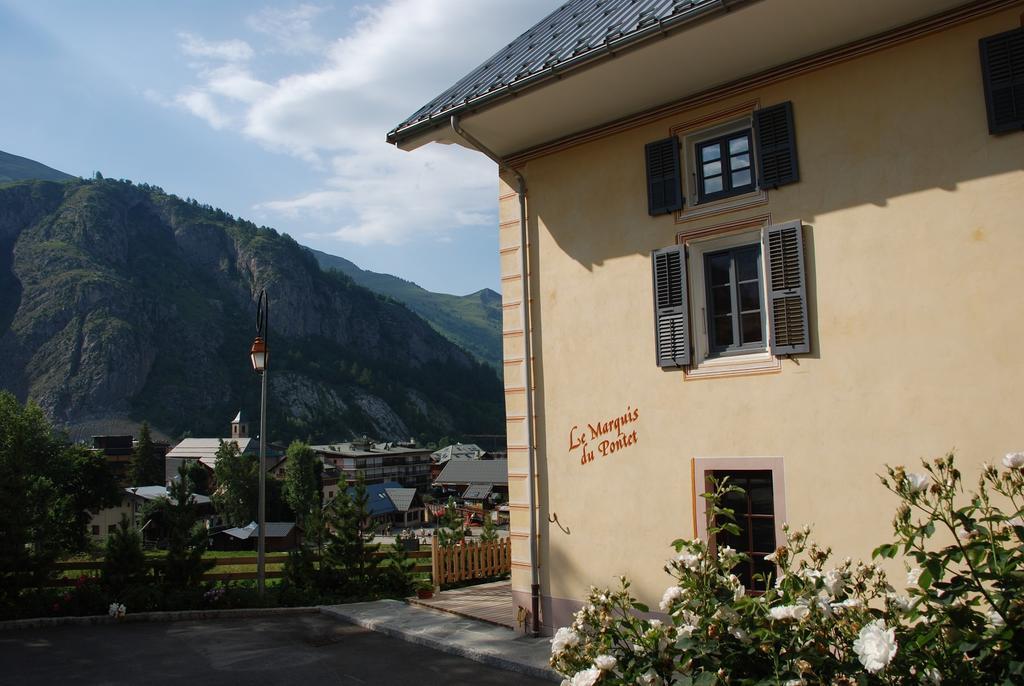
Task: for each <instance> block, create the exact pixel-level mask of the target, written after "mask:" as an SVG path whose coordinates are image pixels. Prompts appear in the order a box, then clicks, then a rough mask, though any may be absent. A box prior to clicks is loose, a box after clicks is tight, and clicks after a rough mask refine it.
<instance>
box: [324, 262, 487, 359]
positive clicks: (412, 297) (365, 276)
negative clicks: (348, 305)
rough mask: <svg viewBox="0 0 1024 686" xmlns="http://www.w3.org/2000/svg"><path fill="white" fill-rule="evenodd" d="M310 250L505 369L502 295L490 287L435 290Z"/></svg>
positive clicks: (478, 354) (327, 266) (473, 351)
mask: <svg viewBox="0 0 1024 686" xmlns="http://www.w3.org/2000/svg"><path fill="white" fill-rule="evenodd" d="M309 251H310V252H311V253H313V256H314V257H316V260H317V262H318V263H319V264H320V267H321V268H323V269H336V270H338V271H340V272H342V273H343V274H347V275H348V276H350V277H351V278H352V280H353V281H355V282H356V283H357V284H359V285H360V286H363V287H364V288H369V289H370V290H371V291H373V292H374V293H380V294H381V295H386V296H388V297H389V298H394V299H395V300H397V301H398V302H400V303H404V304H405V305H407V306H408V307H409V309H411V310H412V311H413V312H415V313H416V314H418V315H420V316H421V317H423V318H424V319H426V320H427V321H428V322H430V325H431V326H433V327H434V328H435V329H436V330H437V331H438V332H439V333H441V335H443V336H444V337H445V338H447V339H448V340H450V341H453V342H454V343H456V344H458V345H459V346H461V347H463V348H465V349H466V350H468V351H469V352H471V353H473V354H474V355H476V357H477V359H478V360H480V361H482V362H486V363H487V364H489V365H491V366H492V367H494V368H495V369H501V359H502V350H501V296H500V295H498V294H497V293H495V292H494V291H492V290H491V289H490V288H484V289H482V290H479V291H477V292H476V293H470V294H469V295H449V294H448V293H434V292H433V291H428V290H427V289H425V288H422V287H421V286H418V285H416V284H415V283H413V282H411V281H406V280H405V279H400V278H398V277H397V276H392V275H390V274H380V273H378V272H371V271H368V270H365V269H360V268H359V267H358V266H356V265H355V263H353V262H350V261H349V260H346V259H345V258H344V257H338V256H336V255H330V254H328V253H325V252H321V251H319V250H314V249H312V248H309Z"/></svg>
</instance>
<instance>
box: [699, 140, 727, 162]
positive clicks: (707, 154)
mask: <svg viewBox="0 0 1024 686" xmlns="http://www.w3.org/2000/svg"><path fill="white" fill-rule="evenodd" d="M721 156H722V150H721V148H719V147H718V143H714V144H713V145H709V146H706V147H705V148H702V149H701V151H700V159H701V160H702V161H704V162H710V161H712V160H717V159H718V158H719V157H721Z"/></svg>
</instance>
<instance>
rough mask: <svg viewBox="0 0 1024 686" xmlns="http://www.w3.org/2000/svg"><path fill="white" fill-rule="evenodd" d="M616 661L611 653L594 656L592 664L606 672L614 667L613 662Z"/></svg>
mask: <svg viewBox="0 0 1024 686" xmlns="http://www.w3.org/2000/svg"><path fill="white" fill-rule="evenodd" d="M616 662H618V660H616V659H615V658H614V657H612V656H611V655H598V656H597V657H595V658H594V666H595V667H597V668H598V669H600V670H601V671H602V672H607V671H609V670H611V669H615V663H616Z"/></svg>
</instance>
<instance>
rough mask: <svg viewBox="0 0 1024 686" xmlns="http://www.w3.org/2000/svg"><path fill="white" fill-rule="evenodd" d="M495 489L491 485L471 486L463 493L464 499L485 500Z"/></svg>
mask: <svg viewBox="0 0 1024 686" xmlns="http://www.w3.org/2000/svg"><path fill="white" fill-rule="evenodd" d="M493 490H494V487H493V486H491V485H490V484H470V486H469V488H467V489H466V490H465V491H463V493H462V497H463V499H465V500H484V499H485V498H486V497H487V496H489V495H490V494H491V491H493Z"/></svg>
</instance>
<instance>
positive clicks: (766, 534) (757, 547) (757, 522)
mask: <svg viewBox="0 0 1024 686" xmlns="http://www.w3.org/2000/svg"><path fill="white" fill-rule="evenodd" d="M751 525H752V528H753V532H754V550H753V551H752V552H755V553H765V554H768V553H774V552H775V520H774V519H753V520H751Z"/></svg>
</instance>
